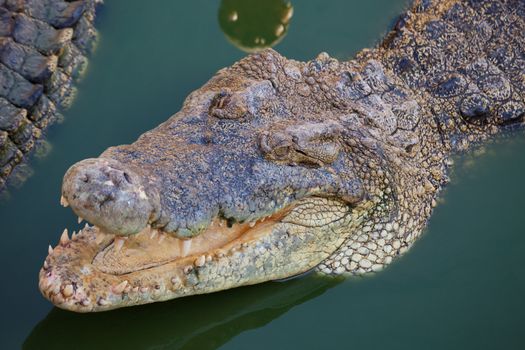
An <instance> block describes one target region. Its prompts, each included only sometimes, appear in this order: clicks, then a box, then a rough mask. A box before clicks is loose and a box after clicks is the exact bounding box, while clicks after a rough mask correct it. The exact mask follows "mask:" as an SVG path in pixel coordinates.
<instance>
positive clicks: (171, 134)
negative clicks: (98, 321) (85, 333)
mask: <svg viewBox="0 0 525 350" xmlns="http://www.w3.org/2000/svg"><path fill="white" fill-rule="evenodd" d="M524 30H525V2H523V1H512V0H509V1H503V0H501V1H459V0H448V1H440V2H437V1H436V2H432V3H431V2H430V1H426V0H425V1H418V2H416V3H415V4H414V6H413V7H412V10H411V11H409V12H407V13H406V14H405V15H403V16H402V17H401V19H400V20H399V21H398V23H397V25H396V27H395V28H394V30H393V31H392V32H390V33H389V34H388V35H387V37H386V39H385V40H384V41H383V43H382V44H381V45H380V46H379V47H377V48H375V49H372V50H364V51H362V52H361V53H360V54H358V55H357V57H356V58H355V59H354V60H352V61H349V62H339V61H337V60H335V59H333V58H330V57H329V56H328V55H327V54H325V53H322V54H320V55H319V56H318V57H317V58H316V59H315V60H312V61H310V62H306V63H303V62H297V61H293V60H288V59H286V58H284V57H282V56H280V55H279V54H278V53H276V52H275V51H272V50H268V51H265V52H262V53H260V54H255V55H252V56H249V57H247V58H245V59H243V60H241V61H240V62H238V63H236V64H234V65H233V66H231V67H229V68H226V69H223V70H221V71H219V72H218V73H217V75H216V76H215V77H213V78H212V79H211V80H210V81H209V82H208V83H207V84H205V85H204V86H203V87H202V88H200V89H199V90H197V91H195V92H194V93H192V94H191V95H190V96H189V97H188V98H187V100H186V102H185V103H184V106H183V108H182V110H181V111H180V112H178V113H177V114H175V115H174V116H173V117H171V118H170V119H169V120H167V121H166V122H165V123H163V124H161V125H160V126H159V127H157V128H156V129H154V130H152V131H149V132H147V133H145V134H144V135H142V136H141V137H140V138H139V139H138V140H137V141H136V142H135V143H133V144H131V145H123V146H118V147H112V148H110V149H108V150H106V151H105V152H104V153H103V154H102V155H101V156H100V157H99V158H95V159H89V160H85V161H82V162H79V163H77V164H75V165H74V166H73V167H71V168H70V169H69V170H68V172H67V173H66V175H65V177H64V184H63V188H62V195H63V202H64V204H70V205H71V207H72V209H73V210H74V212H75V213H77V214H78V215H79V216H81V217H82V218H85V219H86V220H87V221H88V222H90V223H92V224H94V225H95V226H94V227H89V226H87V227H86V228H85V229H84V230H82V231H81V232H80V233H79V234H78V235H76V234H75V235H74V238H72V239H69V237H68V236H67V234H63V235H62V237H61V239H60V244H59V245H58V246H57V247H56V248H54V249H50V254H49V256H48V257H47V258H46V261H45V263H44V267H43V268H42V270H41V272H40V288H41V290H42V293H43V294H44V296H46V297H47V298H48V299H50V300H51V301H52V302H53V303H55V304H56V305H57V306H59V307H61V308H65V309H69V310H73V311H79V312H87V311H102V310H108V309H113V308H117V307H122V306H130V305H137V304H143V303H149V302H154V301H160V300H167V299H172V298H176V297H181V296H185V295H192V294H201V293H209V292H213V291H217V290H223V289H227V288H232V287H236V286H242V285H248V284H254V283H259V282H263V281H267V280H272V279H278V278H285V277H290V276H294V275H296V274H299V273H302V272H305V271H308V270H311V269H315V270H316V271H318V272H322V273H325V274H332V275H338V274H343V273H347V274H364V273H368V272H372V271H378V270H380V269H382V268H383V267H384V266H385V265H388V264H389V263H390V262H391V261H392V260H393V259H394V258H396V257H398V256H399V255H401V254H403V253H404V252H405V251H406V250H407V249H408V248H409V247H410V246H411V245H412V244H413V243H414V241H415V240H416V238H417V237H418V236H419V235H420V234H421V232H422V230H423V228H424V227H425V225H426V222H427V220H428V218H429V216H430V214H431V212H432V208H433V207H434V206H435V205H436V197H437V195H438V193H439V191H440V189H441V188H442V187H443V186H444V185H445V184H446V183H447V175H446V174H447V168H448V166H449V165H450V161H449V158H450V157H451V156H452V155H453V154H454V153H456V152H459V151H464V150H466V149H468V148H469V145H472V144H479V143H480V142H482V141H485V140H487V139H489V138H490V137H492V136H493V135H495V134H497V133H498V132H500V131H504V130H509V129H514V128H518V127H522V126H523V124H524V116H525V105H524V97H523V96H524V92H525V74H524V71H525V40H524V37H523V33H524ZM267 217H268V218H267ZM265 218H267V219H266V220H264V219H265ZM263 220H264V221H263ZM226 226H231V228H227V227H226ZM151 232H153V234H152V236H153V237H155V236H157V235H159V234H160V239H159V240H158V241H157V238H155V239H150V238H148V237H147V236H148V235H149V234H150V233H151ZM123 237H128V238H127V240H126V241H124V239H123ZM190 242H191V243H190ZM122 245H123V246H124V247H122ZM190 245H191V248H188V247H189V246H190Z"/></svg>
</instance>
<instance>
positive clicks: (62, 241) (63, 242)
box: [59, 228, 69, 245]
mask: <svg viewBox="0 0 525 350" xmlns="http://www.w3.org/2000/svg"><path fill="white" fill-rule="evenodd" d="M67 242H69V236H68V234H67V228H66V229H64V232H62V235H61V236H60V241H59V243H60V244H61V245H66V244H67Z"/></svg>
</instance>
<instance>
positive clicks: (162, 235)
mask: <svg viewBox="0 0 525 350" xmlns="http://www.w3.org/2000/svg"><path fill="white" fill-rule="evenodd" d="M164 238H166V235H165V234H162V233H161V234H160V235H159V243H162V241H163V240H164Z"/></svg>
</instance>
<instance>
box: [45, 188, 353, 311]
mask: <svg viewBox="0 0 525 350" xmlns="http://www.w3.org/2000/svg"><path fill="white" fill-rule="evenodd" d="M311 201H325V202H326V201H330V200H329V199H323V198H310V199H305V200H303V201H302V202H301V201H299V202H296V203H294V204H293V205H290V206H288V207H286V208H283V209H281V210H278V211H276V212H275V213H273V214H271V215H269V216H265V217H262V218H260V219H258V220H256V221H252V222H244V223H232V222H229V220H226V219H223V218H219V217H217V218H215V219H214V220H212V222H211V224H210V225H209V226H208V228H207V229H206V230H205V231H204V232H202V233H201V234H200V235H198V236H196V237H194V238H192V239H181V238H177V237H175V236H174V235H171V234H166V233H163V232H162V231H160V230H157V229H153V228H151V227H149V226H148V227H147V228H145V229H144V230H143V231H142V232H140V233H138V234H136V235H132V236H129V237H127V238H123V237H121V236H116V235H113V234H108V233H105V232H103V231H102V229H100V228H99V227H97V226H89V225H88V224H86V226H85V227H84V228H83V229H82V230H81V231H80V232H79V233H78V234H77V233H73V235H72V236H71V237H69V236H68V233H67V230H65V232H64V233H63V234H62V236H61V238H60V241H59V244H58V245H57V246H56V247H55V248H52V247H51V246H50V248H49V255H48V257H47V258H46V260H45V262H44V266H43V268H42V269H41V271H40V289H41V291H42V293H43V294H44V296H45V297H46V298H48V299H49V300H51V301H52V302H53V303H54V304H55V305H57V306H59V307H61V308H64V309H68V310H72V311H77V312H89V311H103V310H108V309H113V308H116V307H122V306H129V305H137V304H144V303H149V302H154V301H161V300H167V299H172V298H175V297H180V296H185V295H193V294H201V293H208V292H212V291H216V290H222V289H226V288H231V287H232V286H239V285H246V284H254V283H260V282H263V281H266V280H269V279H276V278H284V277H289V275H290V272H289V271H290V268H291V269H292V270H293V271H295V270H296V269H297V267H295V262H294V260H293V259H294V257H293V254H291V253H290V254H287V249H288V250H289V251H290V252H292V251H296V250H297V248H296V246H297V245H298V244H301V245H302V244H304V242H308V239H306V240H305V237H304V236H303V233H298V234H293V233H290V232H289V231H287V230H283V229H282V228H280V226H282V225H283V224H284V225H286V223H288V224H290V223H293V222H295V221H297V220H299V219H300V216H301V215H303V214H304V212H305V210H306V211H307V210H308V208H309V207H313V204H312V203H311ZM335 202H336V201H335ZM340 205H341V214H344V213H348V207H347V206H346V205H345V204H343V203H340ZM298 207H302V209H301V210H300V211H297V208H298ZM311 239H313V238H311ZM338 244H339V243H338ZM276 251H279V254H278V255H277V254H276ZM325 255H326V254H325ZM313 258H314V260H315V261H316V262H315V264H313V265H312V264H310V265H309V264H304V259H303V260H301V259H298V262H297V266H299V264H300V266H301V269H302V271H296V272H297V273H301V272H304V271H307V270H309V269H311V268H312V267H314V266H315V265H316V264H317V263H319V262H320V258H319V257H317V256H315V254H313ZM261 271H263V272H264V273H261ZM265 271H267V272H265Z"/></svg>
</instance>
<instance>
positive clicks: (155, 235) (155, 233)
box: [149, 230, 158, 239]
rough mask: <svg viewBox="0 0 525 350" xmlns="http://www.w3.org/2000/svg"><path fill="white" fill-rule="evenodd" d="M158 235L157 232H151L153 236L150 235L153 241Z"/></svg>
mask: <svg viewBox="0 0 525 350" xmlns="http://www.w3.org/2000/svg"><path fill="white" fill-rule="evenodd" d="M157 233H158V232H157V230H151V234H150V235H149V238H150V239H153V238H155V237H157Z"/></svg>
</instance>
